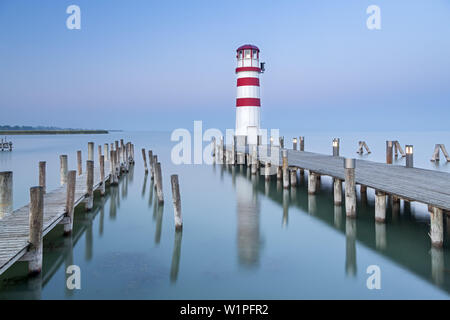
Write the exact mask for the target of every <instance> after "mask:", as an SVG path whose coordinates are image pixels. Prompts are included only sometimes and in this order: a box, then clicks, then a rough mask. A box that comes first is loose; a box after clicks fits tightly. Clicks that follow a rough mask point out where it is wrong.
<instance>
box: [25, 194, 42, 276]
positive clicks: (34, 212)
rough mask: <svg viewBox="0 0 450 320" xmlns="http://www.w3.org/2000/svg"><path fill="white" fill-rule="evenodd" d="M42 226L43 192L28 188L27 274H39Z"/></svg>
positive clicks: (40, 268)
mask: <svg viewBox="0 0 450 320" xmlns="http://www.w3.org/2000/svg"><path fill="white" fill-rule="evenodd" d="M43 225H44V192H43V190H42V187H32V188H30V215H29V226H30V235H29V245H28V252H27V260H28V272H29V273H30V274H37V273H40V272H41V270H42V243H43V241H42V240H43V236H42V235H43Z"/></svg>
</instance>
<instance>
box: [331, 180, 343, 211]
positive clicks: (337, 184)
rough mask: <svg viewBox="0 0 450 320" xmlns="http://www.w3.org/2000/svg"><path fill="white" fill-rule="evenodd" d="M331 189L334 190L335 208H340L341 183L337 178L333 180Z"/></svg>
mask: <svg viewBox="0 0 450 320" xmlns="http://www.w3.org/2000/svg"><path fill="white" fill-rule="evenodd" d="M333 189H334V204H335V205H336V206H340V205H341V204H342V181H341V180H339V179H337V178H334V179H333Z"/></svg>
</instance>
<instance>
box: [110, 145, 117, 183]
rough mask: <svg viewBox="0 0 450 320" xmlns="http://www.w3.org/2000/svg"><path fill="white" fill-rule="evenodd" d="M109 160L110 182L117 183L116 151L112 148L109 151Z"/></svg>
mask: <svg viewBox="0 0 450 320" xmlns="http://www.w3.org/2000/svg"><path fill="white" fill-rule="evenodd" d="M109 159H110V160H109V161H110V168H109V169H110V170H111V171H110V181H109V182H110V184H111V185H116V184H117V172H116V151H115V150H112V149H111V151H110V152H109Z"/></svg>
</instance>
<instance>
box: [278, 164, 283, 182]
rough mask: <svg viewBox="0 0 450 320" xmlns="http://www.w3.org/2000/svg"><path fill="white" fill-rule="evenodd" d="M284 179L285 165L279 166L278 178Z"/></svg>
mask: <svg viewBox="0 0 450 320" xmlns="http://www.w3.org/2000/svg"><path fill="white" fill-rule="evenodd" d="M281 179H283V167H282V166H277V180H281Z"/></svg>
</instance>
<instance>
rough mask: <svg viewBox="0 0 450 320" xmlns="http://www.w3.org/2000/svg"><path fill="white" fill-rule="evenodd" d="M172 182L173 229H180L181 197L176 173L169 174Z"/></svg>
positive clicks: (181, 222) (181, 224) (181, 221)
mask: <svg viewBox="0 0 450 320" xmlns="http://www.w3.org/2000/svg"><path fill="white" fill-rule="evenodd" d="M170 181H171V183H172V199H173V209H174V218H175V229H176V230H180V229H181V228H182V227H183V218H182V216H181V198H180V186H179V184H178V175H176V174H173V175H171V176H170Z"/></svg>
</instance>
